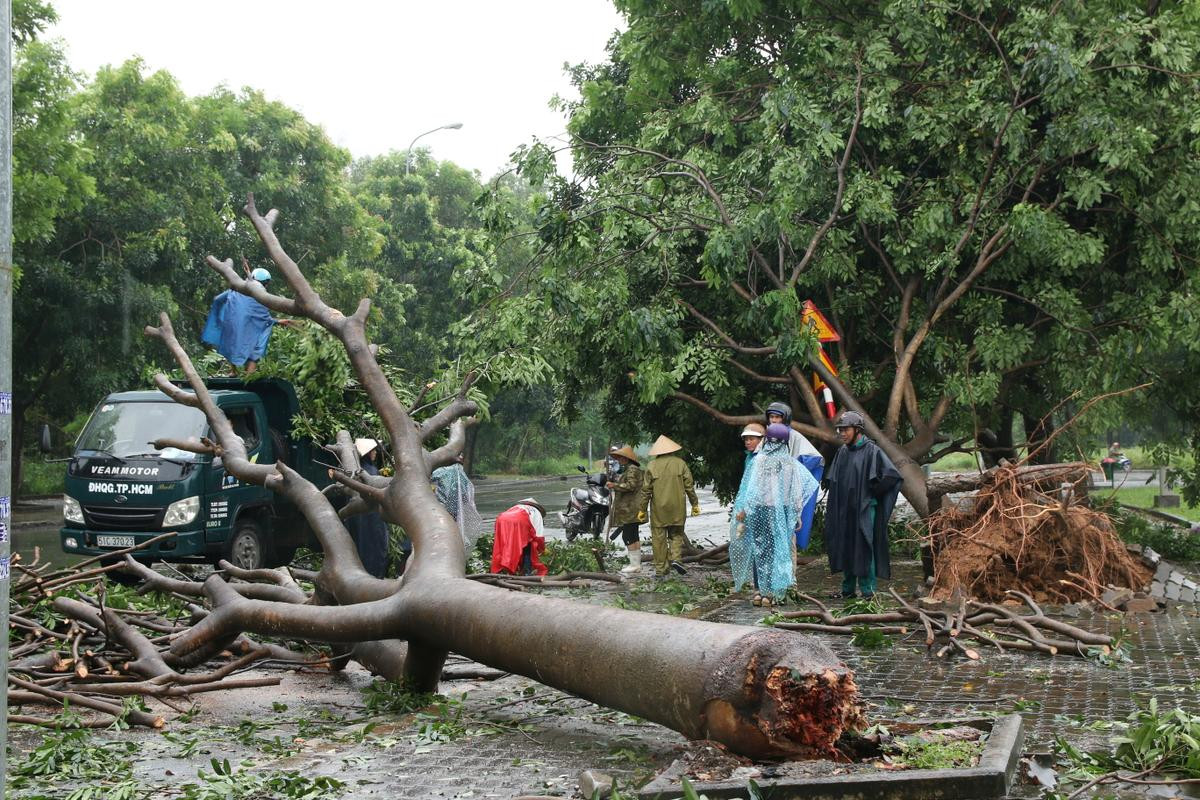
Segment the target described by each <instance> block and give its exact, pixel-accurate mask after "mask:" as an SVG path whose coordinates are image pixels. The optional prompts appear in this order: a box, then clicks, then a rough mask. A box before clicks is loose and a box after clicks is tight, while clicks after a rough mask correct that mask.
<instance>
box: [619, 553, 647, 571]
mask: <svg viewBox="0 0 1200 800" xmlns="http://www.w3.org/2000/svg"><path fill="white" fill-rule="evenodd" d="M641 571H642V548H640V547H630V548H629V564H628V565H627V566H624V567H621V572H641Z"/></svg>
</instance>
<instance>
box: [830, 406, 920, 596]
mask: <svg viewBox="0 0 1200 800" xmlns="http://www.w3.org/2000/svg"><path fill="white" fill-rule="evenodd" d="M835 427H836V430H837V433H838V436H840V437H841V439H842V446H841V447H839V448H838V451H837V454H836V455H834V457H833V463H832V464H830V465H829V471H828V472H827V473H826V475H825V484H826V485H827V486H828V487H829V495H828V497H827V498H826V501H825V547H826V549H827V550H828V553H829V571H830V572H832V573H835V574H836V573H838V572H841V573H842V574H843V579H842V590H841V592H840V593H839V594H836V595H834V597H841V598H843V599H849V598H851V597H855V596H857V595H856V588H857V589H858V590H861V591H862V596H863V597H866V598H870V597H874V596H875V579H876V578H877V577H879V578H890V577H891V576H892V568H891V559H890V558H889V556H888V520H889V519H890V518H891V516H892V510H893V509H894V508H895V507H896V498H897V496H898V495H899V494H900V483H901V478H900V472H899V470H897V469H896V467H895V466H894V465H893V464H892V462H891V459H889V458H888V457H887V455H886V454H885V453H884V452H883V450H881V449H880V448H879V446H878V445H877V444H875V443H874V442H873V441H871V440H870V439H869V438H867V435H866V434H865V433H864V432H863V428H864V427H865V421H864V420H863V417H862V414H859V413H858V412H857V411H846V412H843V414H842V415H841V416H840V417H839V418H838V421H837V424H836V426H835ZM856 582H857V587H856V586H855V583H856Z"/></svg>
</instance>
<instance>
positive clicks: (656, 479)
mask: <svg viewBox="0 0 1200 800" xmlns="http://www.w3.org/2000/svg"><path fill="white" fill-rule="evenodd" d="M682 449H683V448H682V447H681V446H680V445H678V444H676V443H675V442H673V441H671V440H670V439H669V438H667V437H666V436H659V437H658V439H656V440H655V441H654V444H653V445H651V447H650V455H651V456H652V457H653V458H654V460H653V461H651V462H650V466H649V467H647V468H646V472H645V474H644V475H643V476H642V498H641V502H640V503H639V505H640V506H641V511H639V512H638V522H645V521H646V508H647V506H649V508H650V541H651V543H652V546H653V547H654V573H655V576H656V577H658V578H664V577H666V575H667V570H668V569H673V570H675V571H676V572H678V573H679V574H680V575H684V574H686V573H687V568H686V567H684V566H683V564H682V563H680V559H681V558H683V523H684V520H685V519H686V518H687V507H686V506H685V505H684V498H685V497H686V498H687V499H688V500H690V501H691V503H692V516H693V517H698V516H700V499H699V498H698V497H696V488H695V486H694V484H693V482H692V471H691V470H690V469H688V465H687V464H686V463H685V462H684V460H683V459H682V458H680V457H679V455H678V453H679V451H680V450H682Z"/></svg>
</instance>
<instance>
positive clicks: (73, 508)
mask: <svg viewBox="0 0 1200 800" xmlns="http://www.w3.org/2000/svg"><path fill="white" fill-rule="evenodd" d="M63 519H65V520H66V521H67V522H78V523H82V522H83V508H82V507H81V506H80V505H79V501H78V500H76V499H75V498H74V497H71V495H69V494H64V495H63Z"/></svg>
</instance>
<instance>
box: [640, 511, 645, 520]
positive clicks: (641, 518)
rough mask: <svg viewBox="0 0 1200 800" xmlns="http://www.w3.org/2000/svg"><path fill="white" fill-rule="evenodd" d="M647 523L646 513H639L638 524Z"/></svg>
mask: <svg viewBox="0 0 1200 800" xmlns="http://www.w3.org/2000/svg"><path fill="white" fill-rule="evenodd" d="M645 521H646V512H645V511H639V512H638V522H645Z"/></svg>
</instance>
